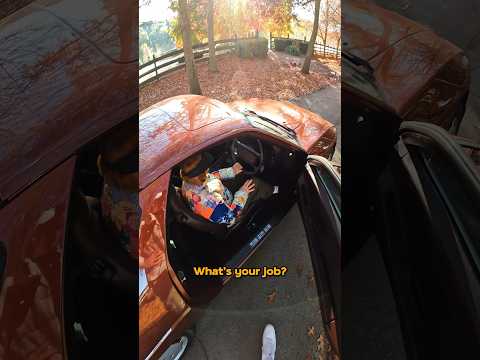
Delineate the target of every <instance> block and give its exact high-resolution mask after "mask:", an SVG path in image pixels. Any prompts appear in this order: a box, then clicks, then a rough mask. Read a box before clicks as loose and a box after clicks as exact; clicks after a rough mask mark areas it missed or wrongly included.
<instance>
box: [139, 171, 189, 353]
mask: <svg viewBox="0 0 480 360" xmlns="http://www.w3.org/2000/svg"><path fill="white" fill-rule="evenodd" d="M169 180H170V173H169V172H168V173H166V174H164V175H163V176H161V177H160V178H158V179H157V180H156V181H154V182H153V183H152V184H150V186H149V187H147V188H146V189H144V190H143V191H142V192H141V193H140V207H141V209H142V218H141V223H140V236H139V255H140V257H141V258H143V259H144V260H146V259H147V258H148V257H149V256H158V257H160V259H161V260H160V263H158V264H157V265H154V266H150V267H147V266H146V267H144V268H143V269H139V270H140V271H144V272H145V277H146V279H147V284H145V283H144V279H143V280H142V278H140V279H139V280H140V281H142V282H143V287H144V290H143V292H141V293H140V294H139V345H140V351H139V358H140V359H145V358H149V356H153V357H157V358H158V357H159V356H160V354H161V353H162V352H163V351H164V350H165V349H166V347H168V345H169V344H170V343H171V342H172V341H174V340H175V338H173V336H172V335H171V334H172V333H176V332H180V329H179V326H180V327H181V326H182V324H184V322H183V321H182V322H179V319H184V318H185V317H186V315H187V314H188V313H189V312H190V307H189V306H188V305H187V304H186V302H185V300H184V298H183V297H182V294H181V293H180V291H181V288H180V289H179V288H178V287H176V286H175V284H174V282H173V279H176V278H174V276H175V274H170V272H171V268H170V264H169V261H168V256H167V252H166V242H165V211H166V202H167V195H168V183H169ZM139 276H143V274H139Z"/></svg>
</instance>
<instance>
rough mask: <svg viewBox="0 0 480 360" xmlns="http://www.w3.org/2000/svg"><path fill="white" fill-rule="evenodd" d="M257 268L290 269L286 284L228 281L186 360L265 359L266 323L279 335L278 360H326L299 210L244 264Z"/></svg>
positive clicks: (207, 313) (282, 281)
mask: <svg viewBox="0 0 480 360" xmlns="http://www.w3.org/2000/svg"><path fill="white" fill-rule="evenodd" d="M255 266H286V267H287V268H288V271H287V273H286V275H285V277H282V278H267V279H261V278H257V277H248V278H240V279H234V280H232V281H230V283H229V284H227V286H226V287H225V288H224V289H223V290H222V292H221V293H220V295H219V296H218V297H217V298H215V299H214V300H213V302H212V303H211V304H210V305H209V306H208V308H207V309H205V313H204V315H203V316H202V318H201V319H200V320H199V322H198V323H197V326H196V336H195V338H194V340H193V343H192V346H191V348H190V349H189V350H188V352H187V353H186V355H185V356H184V358H183V359H182V360H207V359H208V360H254V359H261V346H262V331H263V328H264V326H265V325H266V324H267V323H271V324H273V325H274V326H275V329H276V332H277V353H276V356H275V359H276V360H305V359H307V360H308V359H310V360H313V359H319V358H320V359H326V356H325V355H324V356H321V357H319V352H318V351H317V347H318V344H321V345H323V346H325V345H326V344H325V343H324V342H323V343H322V342H318V341H317V339H318V338H319V335H320V334H319V330H320V329H321V324H322V319H321V314H320V312H319V305H318V297H317V291H316V287H315V282H314V280H313V277H312V276H313V269H312V265H311V262H310V253H309V250H308V244H307V240H306V237H305V233H304V230H303V223H302V220H301V216H300V212H299V210H298V207H297V206H295V207H294V208H292V210H291V211H290V212H289V214H288V215H287V216H286V218H285V219H284V220H283V221H282V223H281V224H279V225H278V226H277V227H276V228H275V229H274V230H273V232H272V234H271V235H270V237H269V238H267V239H266V241H265V243H264V244H263V245H262V247H261V248H260V249H259V250H258V251H257V252H256V253H255V254H254V255H253V256H252V257H251V258H250V259H249V261H248V262H247V263H246V264H245V267H255ZM272 294H274V295H272ZM269 299H270V300H269ZM311 327H313V330H312V331H311V335H308V329H309V328H311ZM325 347H326V346H325ZM205 353H206V354H205Z"/></svg>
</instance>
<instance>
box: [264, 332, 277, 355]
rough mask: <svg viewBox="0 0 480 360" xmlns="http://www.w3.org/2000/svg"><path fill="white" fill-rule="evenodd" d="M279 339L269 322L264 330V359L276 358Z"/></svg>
mask: <svg viewBox="0 0 480 360" xmlns="http://www.w3.org/2000/svg"><path fill="white" fill-rule="evenodd" d="M276 348H277V340H276V338H275V329H274V327H273V325H270V324H268V325H267V326H265V329H264V330H263V341H262V360H274V359H275V350H276Z"/></svg>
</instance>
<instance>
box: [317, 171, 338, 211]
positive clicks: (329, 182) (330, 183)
mask: <svg viewBox="0 0 480 360" xmlns="http://www.w3.org/2000/svg"><path fill="white" fill-rule="evenodd" d="M312 170H313V172H314V175H315V179H316V180H317V184H318V185H319V186H323V188H324V189H325V191H326V192H327V193H328V195H329V197H330V201H331V202H332V205H333V207H334V209H335V212H336V214H337V216H338V217H339V218H341V213H340V209H341V206H342V205H341V193H340V186H339V182H338V179H336V178H335V176H334V174H333V173H332V172H331V171H328V170H327V168H325V167H323V166H312Z"/></svg>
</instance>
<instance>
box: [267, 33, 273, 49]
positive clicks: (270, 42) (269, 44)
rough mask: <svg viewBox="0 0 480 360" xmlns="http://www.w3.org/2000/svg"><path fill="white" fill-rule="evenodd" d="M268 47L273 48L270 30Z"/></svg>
mask: <svg viewBox="0 0 480 360" xmlns="http://www.w3.org/2000/svg"><path fill="white" fill-rule="evenodd" d="M268 47H269V48H270V50H271V49H273V47H272V32H271V31H270V41H269V42H268Z"/></svg>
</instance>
